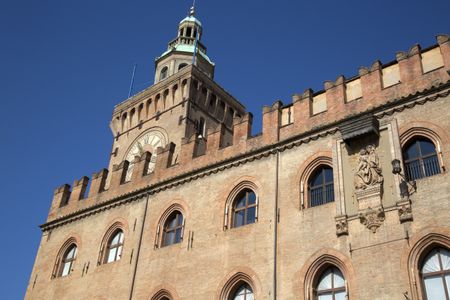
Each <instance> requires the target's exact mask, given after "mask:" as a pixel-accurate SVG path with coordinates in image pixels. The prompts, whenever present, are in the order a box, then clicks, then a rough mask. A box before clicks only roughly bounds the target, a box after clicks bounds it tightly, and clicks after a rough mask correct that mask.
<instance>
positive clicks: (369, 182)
mask: <svg viewBox="0 0 450 300" xmlns="http://www.w3.org/2000/svg"><path fill="white" fill-rule="evenodd" d="M382 183H383V175H382V174H381V167H380V159H379V158H378V155H377V154H376V153H375V146H374V145H369V146H367V147H366V148H363V149H361V151H360V153H359V163H358V168H357V170H356V174H355V189H356V190H365V189H367V188H370V187H373V186H377V185H381V184H382Z"/></svg>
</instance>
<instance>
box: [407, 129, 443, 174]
mask: <svg viewBox="0 0 450 300" xmlns="http://www.w3.org/2000/svg"><path fill="white" fill-rule="evenodd" d="M403 159H404V160H405V173H406V177H407V178H408V180H416V179H421V178H424V177H429V176H433V175H436V174H439V173H441V168H440V165H439V159H438V155H437V152H436V146H435V145H434V143H433V142H432V141H431V140H429V139H428V138H425V137H416V138H413V139H412V140H411V141H409V142H408V143H407V144H406V145H405V147H404V148H403Z"/></svg>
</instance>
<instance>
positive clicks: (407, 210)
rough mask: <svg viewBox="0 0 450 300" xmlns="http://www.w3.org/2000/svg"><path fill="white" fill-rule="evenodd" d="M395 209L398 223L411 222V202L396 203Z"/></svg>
mask: <svg viewBox="0 0 450 300" xmlns="http://www.w3.org/2000/svg"><path fill="white" fill-rule="evenodd" d="M397 209H398V217H399V219H400V223H403V222H408V221H412V220H413V214H412V206H411V201H409V200H408V201H402V202H397Z"/></svg>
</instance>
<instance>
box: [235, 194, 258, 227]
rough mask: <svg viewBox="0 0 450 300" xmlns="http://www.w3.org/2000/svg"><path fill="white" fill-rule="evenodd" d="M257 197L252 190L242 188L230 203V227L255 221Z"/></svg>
mask: <svg viewBox="0 0 450 300" xmlns="http://www.w3.org/2000/svg"><path fill="white" fill-rule="evenodd" d="M257 206H258V203H257V197H256V194H255V192H254V191H253V190H251V189H248V188H246V189H243V190H242V191H240V192H239V193H238V195H237V196H236V198H235V199H234V201H233V204H232V212H233V213H232V223H231V224H232V227H240V226H244V225H248V224H252V223H255V222H256V220H257V217H258V216H257V208H258V207H257Z"/></svg>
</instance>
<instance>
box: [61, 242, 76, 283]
mask: <svg viewBox="0 0 450 300" xmlns="http://www.w3.org/2000/svg"><path fill="white" fill-rule="evenodd" d="M76 256H77V246H76V245H75V244H73V245H71V246H70V247H69V248H68V249H67V250H66V253H64V256H63V258H62V261H61V265H60V270H59V276H60V277H64V276H67V275H69V274H70V273H71V272H72V267H73V263H74V262H75V259H76Z"/></svg>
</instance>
